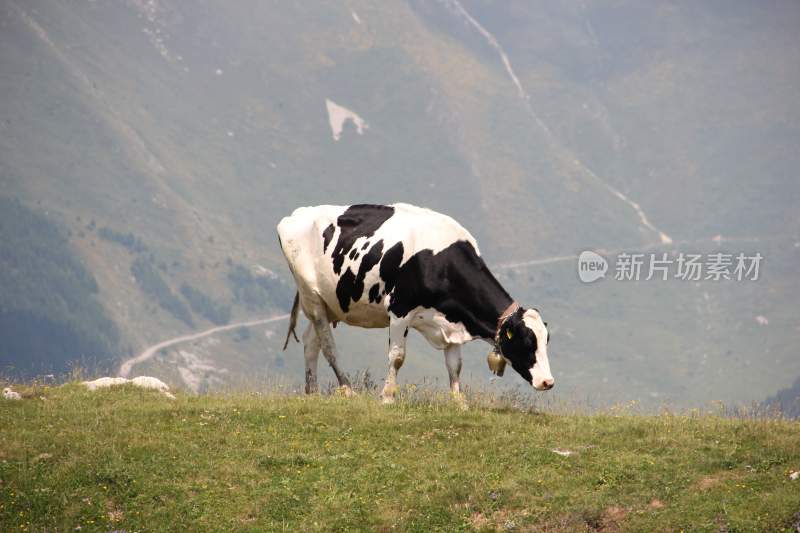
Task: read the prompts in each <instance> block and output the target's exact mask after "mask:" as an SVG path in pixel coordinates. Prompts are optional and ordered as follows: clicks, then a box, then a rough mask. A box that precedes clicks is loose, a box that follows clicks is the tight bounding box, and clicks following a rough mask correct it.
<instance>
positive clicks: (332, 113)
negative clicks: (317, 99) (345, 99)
mask: <svg viewBox="0 0 800 533" xmlns="http://www.w3.org/2000/svg"><path fill="white" fill-rule="evenodd" d="M325 106H326V107H327V109H328V122H329V123H330V125H331V134H332V135H333V140H334V141H338V140H339V139H340V138H341V137H342V130H343V129H344V125H345V123H346V122H347V121H348V120H349V121H352V122H353V125H355V127H356V132H357V133H358V134H359V135H363V134H364V130H366V129H369V124H367V122H366V121H365V120H364V119H363V118H361V117H360V116H358V115H357V114H356V113H355V112H354V111H351V110H349V109H347V108H346V107H343V106H340V105H339V104H337V103H336V102H334V101H332V100H330V99H328V98H326V99H325Z"/></svg>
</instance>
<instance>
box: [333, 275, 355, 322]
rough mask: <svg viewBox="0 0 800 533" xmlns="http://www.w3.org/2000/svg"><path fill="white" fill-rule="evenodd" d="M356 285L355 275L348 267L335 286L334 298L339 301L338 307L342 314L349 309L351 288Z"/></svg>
mask: <svg viewBox="0 0 800 533" xmlns="http://www.w3.org/2000/svg"><path fill="white" fill-rule="evenodd" d="M355 284H356V275H355V274H353V271H352V270H350V267H348V268H347V270H345V271H344V274H342V275H341V277H340V278H339V283H337V284H336V298H337V299H338V300H339V307H341V308H342V310H343V311H344V312H347V310H348V309H349V308H350V298H351V297H352V295H353V286H354V285H355Z"/></svg>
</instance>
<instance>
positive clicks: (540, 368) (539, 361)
mask: <svg viewBox="0 0 800 533" xmlns="http://www.w3.org/2000/svg"><path fill="white" fill-rule="evenodd" d="M522 321H523V322H524V323H525V325H526V326H528V327H529V328H530V329H531V330H532V331H533V333H534V334H535V335H536V363H534V365H533V367H532V368H531V376H532V377H533V388H534V389H536V390H547V389H549V388H551V387H552V386H553V383H554V380H553V374H551V373H550V361H549V360H548V359H547V328H546V327H545V325H544V322H542V317H541V316H539V313H538V312H536V310H535V309H529V310H527V311H525V314H524V315H522Z"/></svg>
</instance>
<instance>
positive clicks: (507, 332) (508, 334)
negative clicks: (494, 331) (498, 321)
mask: <svg viewBox="0 0 800 533" xmlns="http://www.w3.org/2000/svg"><path fill="white" fill-rule="evenodd" d="M506 337H508V338H509V339H510V338H511V337H513V335H512V334H511V330H510V329H507V330H506Z"/></svg>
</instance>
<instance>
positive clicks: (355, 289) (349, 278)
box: [336, 240, 383, 313]
mask: <svg viewBox="0 0 800 533" xmlns="http://www.w3.org/2000/svg"><path fill="white" fill-rule="evenodd" d="M381 257H383V240H379V241H378V242H376V243H375V244H374V245H372V248H370V249H369V251H368V252H367V253H366V254H364V257H362V258H361V263H359V265H358V273H357V274H355V275H354V274H353V271H352V270H350V268H349V267H348V269H347V270H346V271H345V273H344V274H342V276H341V277H340V278H339V282H338V283H337V284H336V297H337V298H338V299H339V305H340V306H341V308H342V311H344V312H345V313H346V312H347V310H348V309H349V308H350V302H351V301H353V302H356V301H358V300H360V299H361V296H362V295H363V294H364V278H366V277H367V273H368V272H369V271H370V270H372V269H373V268H374V267H375V265H377V264H378V263H379V262H380V260H381ZM373 288H374V286H373ZM371 298H372V289H370V299H371Z"/></svg>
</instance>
